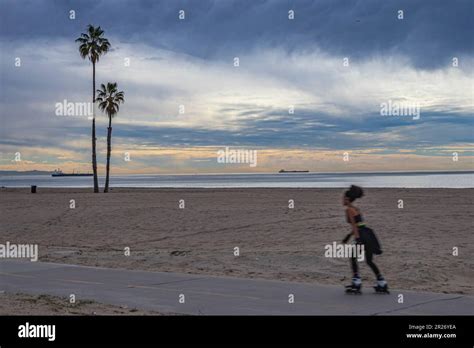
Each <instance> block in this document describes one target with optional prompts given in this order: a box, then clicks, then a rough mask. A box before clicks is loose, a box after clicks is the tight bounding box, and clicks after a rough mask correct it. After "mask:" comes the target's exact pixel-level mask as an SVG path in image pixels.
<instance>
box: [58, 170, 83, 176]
mask: <svg viewBox="0 0 474 348" xmlns="http://www.w3.org/2000/svg"><path fill="white" fill-rule="evenodd" d="M51 176H92V174H91V173H74V171H73V172H72V173H63V171H62V170H61V169H56V170H55V171H54V172H53V174H51Z"/></svg>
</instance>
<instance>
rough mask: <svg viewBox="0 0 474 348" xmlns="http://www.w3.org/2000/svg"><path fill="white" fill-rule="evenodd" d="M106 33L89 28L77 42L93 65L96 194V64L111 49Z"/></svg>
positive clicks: (95, 189)
mask: <svg viewBox="0 0 474 348" xmlns="http://www.w3.org/2000/svg"><path fill="white" fill-rule="evenodd" d="M103 34H104V31H103V30H102V29H101V28H100V27H94V26H92V25H90V24H89V25H88V26H87V33H82V34H81V36H80V37H79V38H77V39H76V42H78V43H79V54H80V55H81V57H82V58H83V59H86V58H89V60H90V62H91V63H92V103H93V104H94V108H93V109H94V111H93V114H92V170H93V172H94V192H96V193H97V192H99V181H98V179H97V152H96V137H95V64H96V63H97V62H98V61H99V58H100V56H101V55H103V54H106V53H107V52H108V51H109V49H110V43H109V40H107V39H106V38H104V37H103Z"/></svg>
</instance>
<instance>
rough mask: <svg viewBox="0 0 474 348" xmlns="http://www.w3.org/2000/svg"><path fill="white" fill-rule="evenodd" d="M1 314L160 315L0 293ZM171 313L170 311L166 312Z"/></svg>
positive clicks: (88, 302)
mask: <svg viewBox="0 0 474 348" xmlns="http://www.w3.org/2000/svg"><path fill="white" fill-rule="evenodd" d="M0 314H1V315H160V313H158V312H153V311H144V310H141V309H136V308H127V307H125V306H113V305H109V304H103V303H98V302H95V301H89V300H81V301H77V302H76V303H75V304H71V303H69V302H68V299H67V298H62V297H57V296H50V295H28V294H9V293H0ZM166 315H169V313H166Z"/></svg>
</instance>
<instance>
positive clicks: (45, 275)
mask: <svg viewBox="0 0 474 348" xmlns="http://www.w3.org/2000/svg"><path fill="white" fill-rule="evenodd" d="M0 291H6V292H22V293H28V294H49V295H56V296H69V295H70V294H75V295H76V299H77V300H78V301H80V300H81V299H89V300H95V301H98V302H102V303H108V304H115V305H126V306H128V307H129V308H133V307H136V308H141V309H148V310H155V311H158V312H162V313H167V312H168V313H169V312H173V313H183V314H204V315H206V314H207V315H219V314H221V315H257V314H261V315H298V314H300V315H301V314H305V315H307V314H309V315H345V314H359V315H387V314H388V315H400V314H408V315H411V314H413V315H417V314H425V315H449V314H459V315H472V314H474V296H464V295H459V294H452V295H449V294H437V293H428V292H415V291H406V290H392V291H391V294H390V295H380V294H375V293H374V292H373V290H372V288H366V289H365V290H364V293H363V294H362V295H360V296H359V295H346V294H344V291H343V288H342V287H340V286H329V285H316V284H303V283H294V282H281V281H271V280H256V279H243V278H229V277H212V276H206V275H201V276H200V275H190V274H179V273H165V272H144V271H130V270H120V269H110V268H97V267H86V266H77V265H66V264H55V263H45V262H25V261H16V260H1V261H0ZM180 294H184V296H185V303H184V304H183V303H179V296H180ZM289 294H293V295H294V303H292V304H290V303H289V301H288V299H289ZM399 294H403V297H404V303H398V295H399ZM0 298H1V297H0Z"/></svg>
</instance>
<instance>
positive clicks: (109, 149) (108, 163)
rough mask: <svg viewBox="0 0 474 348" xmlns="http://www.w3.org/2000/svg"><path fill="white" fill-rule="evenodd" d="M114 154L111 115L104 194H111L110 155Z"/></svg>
mask: <svg viewBox="0 0 474 348" xmlns="http://www.w3.org/2000/svg"><path fill="white" fill-rule="evenodd" d="M111 152H112V116H111V115H109V127H108V128H107V166H106V174H105V187H104V193H105V192H109V175H110V154H111Z"/></svg>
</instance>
